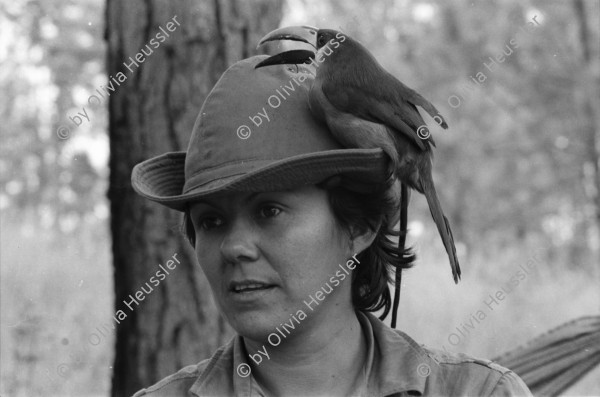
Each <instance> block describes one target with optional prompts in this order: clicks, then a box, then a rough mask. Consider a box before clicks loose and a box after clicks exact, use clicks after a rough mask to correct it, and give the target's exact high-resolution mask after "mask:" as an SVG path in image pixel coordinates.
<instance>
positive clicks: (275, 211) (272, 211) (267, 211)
mask: <svg viewBox="0 0 600 397" xmlns="http://www.w3.org/2000/svg"><path fill="white" fill-rule="evenodd" d="M258 212H259V215H260V216H261V218H273V217H275V216H277V215H279V213H280V212H281V210H280V209H279V208H277V207H273V206H272V205H267V206H264V207H261V208H260V210H259V211H258Z"/></svg>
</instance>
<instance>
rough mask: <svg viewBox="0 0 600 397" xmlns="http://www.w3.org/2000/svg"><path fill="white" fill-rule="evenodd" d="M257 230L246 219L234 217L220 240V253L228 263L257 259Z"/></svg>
mask: <svg viewBox="0 0 600 397" xmlns="http://www.w3.org/2000/svg"><path fill="white" fill-rule="evenodd" d="M257 237H258V234H257V231H256V230H255V228H254V227H253V225H252V222H251V221H249V220H247V219H240V218H238V219H236V220H235V221H234V222H233V223H232V224H231V225H230V227H229V228H228V230H227V232H226V233H225V235H224V236H223V240H222V241H221V247H220V249H221V255H223V257H224V258H225V260H226V261H227V262H229V263H240V262H244V261H246V262H248V261H249V262H252V261H255V260H257V259H258V248H257V246H256V243H257Z"/></svg>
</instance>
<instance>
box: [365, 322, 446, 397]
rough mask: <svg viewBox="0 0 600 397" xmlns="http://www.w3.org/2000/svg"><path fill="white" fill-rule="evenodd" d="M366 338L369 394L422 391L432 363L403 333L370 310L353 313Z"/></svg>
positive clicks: (385, 394) (386, 394)
mask: <svg viewBox="0 0 600 397" xmlns="http://www.w3.org/2000/svg"><path fill="white" fill-rule="evenodd" d="M357 315H358V320H359V321H360V323H361V325H362V327H363V332H364V333H365V336H366V339H367V345H368V346H367V348H368V350H367V374H368V379H369V380H368V386H367V390H368V393H369V395H381V396H389V395H392V394H395V393H400V392H409V391H410V392H413V393H414V392H417V393H419V394H420V395H422V394H423V391H424V390H425V383H426V381H427V376H428V375H429V373H430V372H431V366H432V365H436V364H435V362H434V361H433V360H432V359H431V358H430V357H429V356H428V355H427V354H426V352H425V350H424V349H423V348H422V347H421V346H419V345H418V344H417V343H416V342H415V341H414V340H412V339H411V338H410V337H409V336H408V335H406V334H405V333H404V332H402V331H399V330H396V329H392V328H390V327H388V326H387V325H385V324H384V323H383V322H382V321H381V320H379V319H378V318H376V317H375V316H374V315H373V314H371V313H363V312H357Z"/></svg>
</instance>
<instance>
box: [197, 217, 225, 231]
mask: <svg viewBox="0 0 600 397" xmlns="http://www.w3.org/2000/svg"><path fill="white" fill-rule="evenodd" d="M222 224H223V219H221V218H219V217H218V216H205V217H203V218H201V219H200V221H199V222H198V225H199V226H200V228H201V229H202V230H210V229H214V228H216V227H219V226H221V225H222Z"/></svg>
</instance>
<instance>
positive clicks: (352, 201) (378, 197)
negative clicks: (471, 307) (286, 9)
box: [182, 175, 416, 319]
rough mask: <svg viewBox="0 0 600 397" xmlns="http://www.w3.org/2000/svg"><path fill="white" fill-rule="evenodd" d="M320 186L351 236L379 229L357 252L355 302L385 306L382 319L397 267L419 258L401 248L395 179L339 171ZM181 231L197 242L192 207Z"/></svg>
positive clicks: (376, 307)
mask: <svg viewBox="0 0 600 397" xmlns="http://www.w3.org/2000/svg"><path fill="white" fill-rule="evenodd" d="M317 187H318V188H321V189H324V190H326V191H327V194H328V197H329V203H330V205H331V208H332V211H333V214H334V216H335V219H336V221H337V222H338V224H339V225H340V226H341V227H342V229H343V230H345V231H346V232H347V233H348V234H349V236H350V237H352V235H353V234H360V233H363V232H366V231H367V230H371V231H373V232H376V233H377V234H376V237H375V240H374V241H373V243H372V244H371V246H369V247H368V248H367V249H365V250H364V251H363V252H361V253H360V254H359V255H358V256H357V258H358V260H359V262H360V264H359V265H357V266H356V269H355V270H354V272H353V273H352V304H353V305H354V308H355V309H357V310H362V311H369V312H375V311H378V310H381V309H383V313H382V314H381V316H380V319H384V318H385V317H386V316H387V315H388V313H389V312H390V309H391V306H392V298H391V294H390V290H389V288H388V285H389V283H391V282H393V276H394V275H395V271H397V270H400V271H401V270H402V269H408V268H410V267H412V266H413V264H414V261H415V260H416V255H415V253H414V252H413V250H412V249H411V248H406V247H405V248H404V250H403V251H402V252H400V250H399V249H398V242H397V241H398V237H399V236H400V232H399V231H397V230H395V229H394V226H395V225H394V223H395V221H397V217H396V215H397V213H398V206H399V202H400V200H399V195H398V194H394V185H393V180H391V179H390V180H388V181H387V182H386V183H383V184H375V183H369V182H362V181H358V180H354V179H349V178H347V177H342V176H339V175H336V176H334V177H332V178H329V179H327V180H326V181H324V182H321V183H318V184H317ZM182 231H183V233H184V234H185V235H186V236H187V238H188V240H189V242H190V244H192V246H195V243H196V233H195V231H194V226H193V224H192V222H191V219H190V214H189V209H187V210H186V211H185V215H184V218H183V224H182ZM404 233H406V232H404Z"/></svg>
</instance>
